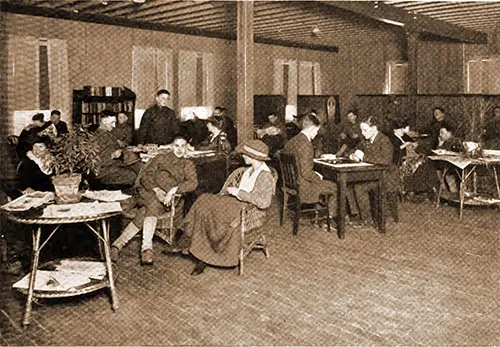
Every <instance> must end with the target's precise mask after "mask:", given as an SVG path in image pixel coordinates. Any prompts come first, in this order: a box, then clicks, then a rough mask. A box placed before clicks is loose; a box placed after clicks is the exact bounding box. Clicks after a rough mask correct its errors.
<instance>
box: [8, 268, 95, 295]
mask: <svg viewBox="0 0 500 347" xmlns="http://www.w3.org/2000/svg"><path fill="white" fill-rule="evenodd" d="M30 275H31V274H30V273H29V274H27V275H26V276H24V277H23V278H22V279H21V280H19V281H17V282H16V283H14V284H13V285H12V288H16V289H28V287H29V282H30ZM87 283H90V278H89V277H88V276H86V275H84V274H80V273H75V272H67V271H46V270H38V271H37V272H36V279H35V286H34V288H35V290H37V291H56V292H63V291H68V290H71V289H72V288H75V287H78V286H81V285H84V284H87Z"/></svg>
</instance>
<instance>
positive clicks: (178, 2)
mask: <svg viewBox="0 0 500 347" xmlns="http://www.w3.org/2000/svg"><path fill="white" fill-rule="evenodd" d="M184 3H185V2H184V1H182V0H173V1H166V0H158V1H154V2H145V3H142V4H137V3H135V2H132V1H130V3H129V4H127V6H123V7H122V8H118V9H115V8H112V9H109V10H106V11H102V12H101V14H106V15H110V14H112V15H113V16H127V15H128V14H130V13H134V12H136V11H142V10H150V9H157V8H160V7H161V8H169V9H171V10H175V9H177V8H179V7H181V8H182V7H184V6H183V5H184Z"/></svg>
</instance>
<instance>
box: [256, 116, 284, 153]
mask: <svg viewBox="0 0 500 347" xmlns="http://www.w3.org/2000/svg"><path fill="white" fill-rule="evenodd" d="M267 119H268V121H269V122H268V123H265V124H264V126H263V127H262V129H257V130H256V132H257V137H258V138H259V139H261V140H262V142H264V143H265V144H266V145H267V146H268V147H269V153H270V154H271V156H273V155H274V153H276V152H277V151H278V150H280V149H282V148H283V146H284V145H285V141H286V127H285V124H283V123H282V122H281V120H280V119H279V118H278V116H277V115H276V114H274V113H271V114H270V115H268V116H267Z"/></svg>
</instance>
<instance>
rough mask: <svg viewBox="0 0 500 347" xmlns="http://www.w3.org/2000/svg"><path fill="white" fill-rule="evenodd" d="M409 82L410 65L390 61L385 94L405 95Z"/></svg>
mask: <svg viewBox="0 0 500 347" xmlns="http://www.w3.org/2000/svg"><path fill="white" fill-rule="evenodd" d="M407 80H408V63H406V62H401V61H389V62H387V65H386V74H385V91H384V94H404V93H406V85H407Z"/></svg>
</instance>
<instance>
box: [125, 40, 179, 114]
mask: <svg viewBox="0 0 500 347" xmlns="http://www.w3.org/2000/svg"><path fill="white" fill-rule="evenodd" d="M172 72H173V71H172V51H171V50H169V49H163V48H156V47H146V46H133V47H132V90H133V91H134V92H135V93H136V95H137V100H136V109H146V108H148V107H149V106H151V104H153V103H154V99H155V97H156V92H157V91H158V90H160V89H167V90H168V91H169V92H170V93H171V94H172V95H173V92H174V91H173V90H172V89H173V73H172ZM169 106H170V107H172V105H169Z"/></svg>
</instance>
